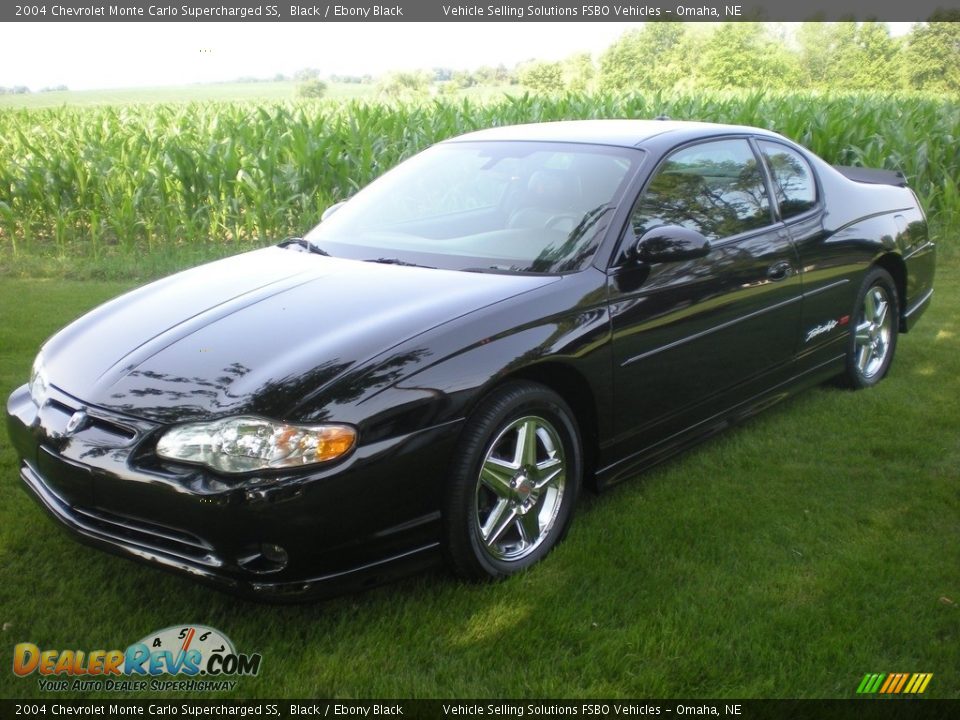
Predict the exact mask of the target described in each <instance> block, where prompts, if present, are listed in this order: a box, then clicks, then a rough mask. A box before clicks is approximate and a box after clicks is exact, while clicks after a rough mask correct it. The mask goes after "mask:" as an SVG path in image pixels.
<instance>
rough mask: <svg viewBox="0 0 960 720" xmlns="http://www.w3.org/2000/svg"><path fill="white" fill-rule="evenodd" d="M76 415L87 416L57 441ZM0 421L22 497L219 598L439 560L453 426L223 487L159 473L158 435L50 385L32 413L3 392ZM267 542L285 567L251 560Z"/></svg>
mask: <svg viewBox="0 0 960 720" xmlns="http://www.w3.org/2000/svg"><path fill="white" fill-rule="evenodd" d="M77 410H84V411H85V412H86V413H87V415H88V417H89V420H88V421H87V422H86V423H84V424H83V426H82V427H81V428H79V429H77V430H75V431H74V432H69V431H68V430H67V429H66V428H67V422H68V421H69V419H70V417H71V416H72V415H73V413H75V412H76V411H77ZM7 420H8V428H9V433H10V437H11V440H12V441H13V445H14V447H15V449H16V450H17V452H18V453H19V455H20V459H21V463H20V477H21V480H22V481H23V484H24V487H25V488H26V489H27V490H28V491H29V492H30V494H31V495H32V496H33V497H34V498H35V499H36V500H37V501H38V502H39V503H40V505H41V506H43V507H44V508H45V509H46V510H47V511H48V512H49V513H50V514H51V515H52V516H53V517H54V518H56V519H57V520H58V521H59V522H60V523H61V524H63V525H64V526H65V527H66V528H68V529H69V530H70V531H72V532H73V533H74V534H75V535H76V536H77V537H78V538H79V539H81V540H82V541H84V542H85V543H87V544H90V545H93V546H95V547H98V548H101V549H104V550H108V551H110V552H113V553H116V554H120V555H123V556H126V557H129V558H132V559H135V560H139V561H142V562H146V563H149V564H152V565H155V566H159V567H162V568H164V569H167V570H171V571H174V572H178V573H182V574H187V575H189V576H191V577H193V578H194V579H197V580H200V581H202V582H205V583H207V584H211V585H213V586H216V587H218V588H220V589H224V590H227V591H230V592H233V593H237V594H240V595H245V596H248V597H255V598H262V599H272V600H278V601H282V600H292V601H295V600H299V599H305V598H316V597H323V596H330V595H336V594H340V593H343V592H350V591H354V590H358V589H362V588H365V587H370V586H373V585H377V584H381V583H383V582H386V581H388V580H391V579H393V578H395V577H398V576H401V575H405V574H408V573H410V572H413V571H416V570H418V569H422V568H424V567H426V566H430V565H433V564H436V563H437V562H438V561H439V559H440V553H439V537H440V511H439V508H440V498H441V497H442V488H441V486H440V483H441V481H442V478H443V476H444V469H445V465H446V459H447V458H449V453H450V452H452V448H453V443H454V442H455V439H456V435H457V432H458V430H459V426H460V423H459V422H455V423H446V424H444V425H440V426H437V427H433V428H428V429H425V430H421V431H419V432H415V433H411V434H409V435H405V436H401V437H396V438H391V439H389V440H384V441H381V442H377V443H374V444H371V445H367V446H364V445H361V446H360V447H358V448H357V449H356V451H355V452H354V453H353V454H352V455H351V456H350V457H348V458H347V459H346V460H344V461H343V462H341V463H338V464H337V465H336V466H333V467H329V468H322V469H317V468H313V469H309V470H300V471H299V472H297V473H286V474H283V475H277V474H274V473H270V474H266V473H265V474H263V475H262V476H259V477H249V476H245V477H243V478H239V479H225V478H223V477H221V476H218V475H216V474H215V473H211V472H209V471H207V470H204V469H198V468H191V467H177V466H175V465H168V464H162V463H160V462H159V461H158V460H157V459H156V457H155V456H154V455H153V453H152V452H151V449H152V447H153V444H154V443H155V441H156V437H157V435H158V434H159V432H160V431H161V430H162V428H161V426H159V425H157V424H155V423H151V422H148V421H144V420H141V419H139V418H134V417H128V416H120V415H118V414H116V413H112V412H108V411H104V410H102V409H100V408H95V407H90V406H87V405H85V404H84V403H82V402H81V401H79V400H77V399H76V398H73V397H71V396H69V395H67V394H65V393H62V392H60V391H59V390H57V389H56V388H51V389H50V396H49V397H48V398H47V399H46V400H45V402H44V403H43V406H42V407H40V408H37V406H36V404H35V403H34V402H33V400H32V399H31V398H30V395H29V393H28V391H27V388H26V386H23V387H21V388H19V389H18V390H16V391H14V393H13V394H12V395H11V396H10V398H9V400H8V402H7ZM265 545H269V546H279V547H281V548H283V550H284V551H285V552H286V555H287V562H286V563H285V564H282V565H278V564H271V563H268V562H262V557H259V553H260V548H262V547H264V546H265ZM258 557H259V559H258Z"/></svg>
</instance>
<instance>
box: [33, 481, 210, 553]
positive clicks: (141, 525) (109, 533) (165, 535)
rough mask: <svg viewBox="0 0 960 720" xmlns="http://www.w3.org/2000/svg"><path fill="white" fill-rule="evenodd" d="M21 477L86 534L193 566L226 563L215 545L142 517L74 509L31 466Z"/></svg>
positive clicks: (53, 509)
mask: <svg viewBox="0 0 960 720" xmlns="http://www.w3.org/2000/svg"><path fill="white" fill-rule="evenodd" d="M21 476H22V478H23V481H24V482H25V483H27V485H28V486H29V487H30V488H31V489H32V490H33V491H34V493H35V494H36V495H37V497H38V498H39V499H40V501H41V502H43V504H44V505H45V506H46V507H47V509H48V510H50V512H52V513H53V514H54V515H55V516H57V518H59V519H60V520H61V521H62V522H63V523H64V524H66V525H67V526H69V527H71V528H73V529H74V530H76V531H78V532H81V533H83V534H84V535H88V536H90V537H93V538H96V539H100V540H105V541H108V542H111V543H113V544H117V545H121V546H123V547H125V548H127V549H131V550H134V551H147V552H152V553H161V554H163V555H165V556H167V557H172V558H176V559H179V560H183V561H186V562H189V563H191V564H193V565H203V566H205V567H222V566H223V560H222V559H220V558H219V557H218V556H217V554H216V553H215V552H214V548H213V546H212V545H211V544H210V543H208V542H207V541H205V540H203V539H202V538H199V537H197V536H196V535H193V534H191V533H188V532H185V531H183V530H180V529H177V528H170V527H166V526H163V525H158V524H156V523H153V522H150V521H147V520H142V519H140V518H132V517H127V516H121V515H116V514H114V513H108V512H105V511H103V510H95V509H91V508H83V507H73V506H71V505H70V504H69V503H68V502H67V501H66V500H64V499H63V498H61V497H60V496H59V495H58V494H57V493H56V492H55V491H54V490H53V488H51V487H50V486H49V484H47V483H46V482H45V481H44V479H43V477H42V476H41V475H40V473H38V472H37V471H36V469H35V468H33V467H32V466H31V465H30V464H29V463H24V464H23V466H22V469H21Z"/></svg>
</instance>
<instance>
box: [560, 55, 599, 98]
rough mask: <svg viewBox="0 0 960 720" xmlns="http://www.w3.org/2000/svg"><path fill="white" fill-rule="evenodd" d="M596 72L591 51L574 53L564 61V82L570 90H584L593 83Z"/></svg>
mask: <svg viewBox="0 0 960 720" xmlns="http://www.w3.org/2000/svg"><path fill="white" fill-rule="evenodd" d="M596 72H597V71H596V68H594V66H593V58H592V57H590V53H586V52H584V53H574V54H573V55H571V56H570V57H568V58H567V59H566V60H564V61H563V84H564V85H565V86H566V88H567V89H568V90H573V91H575V92H583V91H584V90H587V89H588V88H589V87H590V85H591V84H592V83H593V76H594V75H596Z"/></svg>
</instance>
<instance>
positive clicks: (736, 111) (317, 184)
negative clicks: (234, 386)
mask: <svg viewBox="0 0 960 720" xmlns="http://www.w3.org/2000/svg"><path fill="white" fill-rule="evenodd" d="M662 113H666V114H668V115H670V116H671V117H674V118H678V119H697V120H710V121H716V122H731V123H741V124H750V125H759V126H762V127H769V128H773V129H776V130H779V131H781V132H783V133H784V134H785V135H787V136H789V137H792V138H794V139H796V140H797V141H799V142H800V143H802V144H803V145H805V146H807V147H809V148H810V149H812V150H813V151H815V152H817V153H818V154H820V155H821V156H822V157H823V158H824V159H826V160H827V161H829V162H833V163H837V164H848V165H849V164H857V165H866V166H869V167H887V168H893V169H898V170H901V171H903V172H904V173H905V174H906V176H907V178H908V179H909V181H910V183H911V187H913V188H914V189H915V191H916V192H917V194H918V195H919V197H920V199H921V201H922V204H923V205H924V207H925V208H926V209H927V211H928V213H929V214H930V217H931V219H932V220H933V221H935V222H936V223H938V224H939V225H940V226H942V227H944V228H945V230H946V232H945V234H944V237H945V238H947V239H948V240H951V239H952V237H953V236H954V235H955V234H956V232H957V230H958V229H960V225H958V222H960V221H958V218H960V184H958V183H960V155H958V153H957V143H956V139H957V138H958V137H960V103H958V102H957V100H956V99H955V98H941V97H933V96H921V95H894V96H888V95H881V94H876V93H873V94H871V93H858V94H837V93H833V94H829V95H827V94H822V93H816V92H809V91H807V92H797V93H762V92H752V93H751V92H706V91H703V92H696V93H680V92H678V93H634V94H609V93H607V94H604V93H595V94H576V93H569V94H566V95H559V96H554V97H537V96H531V95H519V96H518V95H514V96H504V95H502V94H498V95H496V96H493V97H490V96H484V95H483V94H482V93H479V94H477V95H474V96H467V95H463V96H454V97H452V98H438V99H434V100H430V101H427V102H424V103H420V104H399V105H396V104H383V103H381V102H378V101H375V100H373V99H370V98H367V99H353V100H349V101H346V102H341V101H338V100H336V99H329V100H320V101H279V100H276V101H264V102H254V101H248V102H192V103H190V102H188V103H181V102H178V103H153V104H135V105H124V104H119V105H105V106H96V107H77V106H64V107H57V108H46V109H33V110H29V109H19V110H12V109H7V110H5V109H0V137H2V138H3V142H2V143H0V276H6V277H27V276H38V275H42V276H48V277H64V276H66V275H73V276H74V277H78V278H84V277H94V276H99V277H104V276H106V277H125V276H129V272H130V270H129V268H130V267H131V266H133V267H134V268H136V266H137V264H138V263H139V261H140V258H142V257H145V256H149V257H151V258H165V259H164V263H165V267H167V268H172V267H176V266H178V262H177V260H176V256H177V255H178V254H180V253H181V252H184V249H187V250H186V252H188V254H189V253H196V254H197V255H198V256H203V257H208V256H218V255H222V254H224V253H229V252H236V251H237V250H240V249H243V248H245V247H249V246H251V245H255V244H260V243H263V242H265V241H266V239H267V238H274V239H279V238H282V237H284V236H287V235H292V234H300V233H303V232H304V231H306V230H307V229H309V228H310V227H312V226H313V225H314V224H316V222H317V221H318V220H319V217H320V215H321V213H322V212H323V210H324V209H325V208H326V207H327V206H329V205H330V204H332V203H333V202H335V201H337V200H339V199H342V198H344V197H347V196H349V195H351V194H352V193H353V192H355V191H356V189H357V188H359V187H362V186H363V185H365V184H366V183H368V182H369V181H370V180H372V179H373V178H375V177H377V176H378V175H380V174H381V173H383V172H384V171H386V170H387V169H389V168H391V167H393V166H394V165H395V164H396V163H398V162H399V161H400V160H402V159H404V158H406V157H408V156H409V155H411V154H413V153H415V152H417V151H418V150H421V149H423V148H424V147H426V146H428V145H430V144H432V143H434V142H437V141H440V140H443V139H445V138H448V137H451V136H453V135H457V134H459V133H463V132H466V131H469V130H473V129H477V128H484V127H491V126H496V125H504V124H512V123H524V122H532V121H540V120H558V119H572V118H616V117H626V118H649V117H655V116H657V115H660V114H662ZM170 258H172V259H170Z"/></svg>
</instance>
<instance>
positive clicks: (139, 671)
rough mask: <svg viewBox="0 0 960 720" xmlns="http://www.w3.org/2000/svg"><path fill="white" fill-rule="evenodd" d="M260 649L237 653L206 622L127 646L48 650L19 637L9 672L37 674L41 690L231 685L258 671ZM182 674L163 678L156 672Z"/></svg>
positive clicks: (227, 687) (186, 688)
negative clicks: (249, 652)
mask: <svg viewBox="0 0 960 720" xmlns="http://www.w3.org/2000/svg"><path fill="white" fill-rule="evenodd" d="M261 660H262V657H261V656H260V654H259V653H253V654H245V653H238V652H237V650H236V648H235V647H234V645H233V642H231V640H230V638H228V637H227V636H226V635H224V634H223V633H222V632H220V631H219V630H216V629H214V628H211V627H206V626H205V625H174V626H171V627H168V628H164V629H163V630H160V631H158V632H155V633H151V634H149V635H147V636H146V637H145V638H143V639H142V640H139V641H138V642H135V643H133V644H132V645H130V646H128V647H127V649H126V650H89V651H84V650H48V649H41V648H40V647H39V646H37V645H36V644H34V643H30V642H23V643H19V644H18V645H16V646H15V647H14V649H13V672H14V673H15V674H16V675H18V676H20V677H29V676H31V675H34V674H36V675H37V676H38V680H37V682H38V684H39V689H40V690H45V691H53V692H56V691H61V692H62V691H68V690H69V691H77V690H81V691H83V690H85V691H108V692H130V691H145V690H149V691H161V692H162V691H209V690H233V689H234V688H235V687H236V686H237V683H238V681H237V680H235V679H234V678H236V677H238V676H244V675H246V676H253V675H257V674H258V673H259V672H260V664H261ZM165 675H166V676H170V675H173V676H186V679H178V680H169V679H166V680H161V679H160V676H165Z"/></svg>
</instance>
